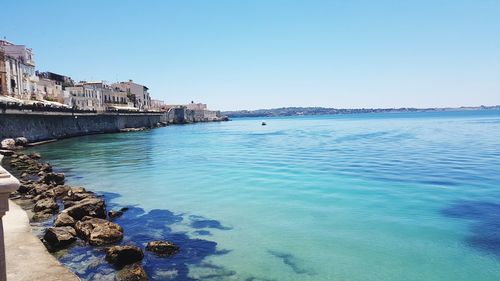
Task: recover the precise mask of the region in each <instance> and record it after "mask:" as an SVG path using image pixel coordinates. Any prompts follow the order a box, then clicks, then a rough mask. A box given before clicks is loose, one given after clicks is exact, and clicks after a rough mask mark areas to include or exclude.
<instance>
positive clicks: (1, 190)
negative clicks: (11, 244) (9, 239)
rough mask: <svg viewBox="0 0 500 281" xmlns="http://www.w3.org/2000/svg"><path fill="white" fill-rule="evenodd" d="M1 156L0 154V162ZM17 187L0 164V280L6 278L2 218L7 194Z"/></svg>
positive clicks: (15, 180) (17, 183) (5, 207)
mask: <svg viewBox="0 0 500 281" xmlns="http://www.w3.org/2000/svg"><path fill="white" fill-rule="evenodd" d="M2 158H3V156H2V155H0V164H1V162H2ZM18 187H19V181H18V180H17V179H16V178H15V177H14V176H12V175H11V174H10V173H9V172H7V171H6V170H5V169H4V168H2V167H1V166H0V281H6V280H7V271H6V268H5V244H4V237H3V224H2V218H3V216H4V215H5V212H7V211H8V210H9V194H10V193H11V192H14V191H16V190H17V188H18Z"/></svg>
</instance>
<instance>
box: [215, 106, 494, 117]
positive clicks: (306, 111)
mask: <svg viewBox="0 0 500 281" xmlns="http://www.w3.org/2000/svg"><path fill="white" fill-rule="evenodd" d="M492 109H500V105H494V106H484V105H481V106H462V107H430V108H411V107H410V108H407V107H402V108H357V109H356V108H353V109H349V108H327V107H282V108H271V109H257V110H234V111H224V112H222V115H225V116H228V117H230V118H234V117H279V116H296V115H299V116H300V115H335V114H357V113H393V112H394V113H396V112H430V111H439V112H441V111H458V110H492Z"/></svg>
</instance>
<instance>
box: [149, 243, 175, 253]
mask: <svg viewBox="0 0 500 281" xmlns="http://www.w3.org/2000/svg"><path fill="white" fill-rule="evenodd" d="M146 250H148V251H150V252H153V253H155V254H157V255H160V256H171V255H173V254H175V253H177V252H178V251H179V247H178V246H177V245H175V244H174V243H172V242H169V241H151V242H148V244H147V245H146Z"/></svg>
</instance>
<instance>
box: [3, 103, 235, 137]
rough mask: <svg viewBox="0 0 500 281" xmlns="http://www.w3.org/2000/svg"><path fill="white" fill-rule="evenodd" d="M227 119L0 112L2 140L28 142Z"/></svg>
mask: <svg viewBox="0 0 500 281" xmlns="http://www.w3.org/2000/svg"><path fill="white" fill-rule="evenodd" d="M225 120H227V119H226V118H224V117H220V115H215V114H214V116H210V117H209V118H208V117H206V115H205V114H204V113H200V112H196V111H193V110H186V109H183V108H180V109H175V110H171V111H169V112H151V113H150V112H136V113H114V112H109V113H70V112H32V111H29V112H26V111H17V110H16V111H13V110H11V111H9V112H4V113H2V114H0V139H6V138H16V137H25V138H26V139H28V140H29V142H38V141H44V140H51V139H62V138H68V137H76V136H83V135H91V134H100V133H115V132H120V131H127V130H129V129H134V128H144V129H148V128H155V127H160V126H165V125H167V124H186V123H195V122H211V121H225Z"/></svg>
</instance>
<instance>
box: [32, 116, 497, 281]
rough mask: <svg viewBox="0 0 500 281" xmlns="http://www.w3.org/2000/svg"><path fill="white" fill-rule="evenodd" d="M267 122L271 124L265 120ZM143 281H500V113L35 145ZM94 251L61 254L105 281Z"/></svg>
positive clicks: (300, 122)
mask: <svg viewBox="0 0 500 281" xmlns="http://www.w3.org/2000/svg"><path fill="white" fill-rule="evenodd" d="M262 121H265V122H266V123H267V126H261V122H262ZM36 150H37V151H39V152H40V153H41V154H42V156H43V160H46V161H48V162H50V163H52V164H53V165H54V166H55V167H56V168H58V170H59V171H62V172H65V173H66V176H67V179H68V182H69V184H71V185H75V186H84V187H86V188H88V189H89V190H92V191H95V192H98V193H100V194H103V195H104V196H105V197H106V198H107V199H108V200H109V206H110V208H114V209H118V208H121V207H125V206H128V207H130V210H129V211H128V212H126V213H125V214H124V216H123V217H122V218H120V219H118V220H117V222H118V223H120V224H121V225H122V226H123V227H124V229H125V240H124V242H123V243H135V244H138V245H141V246H144V244H145V243H146V242H147V241H150V240H154V239H166V240H171V241H174V242H175V243H177V244H178V245H180V247H181V251H180V252H179V253H178V254H177V255H176V256H173V257H169V258H165V257H163V258H159V257H156V256H153V255H151V254H148V253H147V254H146V257H145V260H144V265H145V269H146V271H147V273H148V275H149V277H150V279H151V280H248V281H257V280H339V281H370V280H373V281H380V280H387V281H401V280H405V281H413V280H415V281H416V280H420V281H422V280H425V281H433V280H450V281H451V280H453V281H460V280H463V281H486V280H491V281H498V280H500V111H494V110H492V111H487V110H484V111H456V112H427V113H426V112H422V113H391V114H357V115H335V116H297V117H283V118H241V119H234V120H232V121H230V122H221V123H199V124H193V125H182V126H168V127H165V128H160V129H155V130H150V131H143V132H134V133H120V134H105V135H93V136H86V137H79V138H71V139H66V140H62V141H58V142H56V143H51V144H47V145H43V146H39V147H36ZM103 256H104V254H103V251H102V249H97V250H92V249H91V248H87V247H83V248H81V247H74V248H71V249H70V250H68V251H67V252H66V253H65V254H64V255H60V260H61V262H63V263H64V264H65V265H67V266H68V267H69V268H71V269H72V270H73V271H75V272H76V273H77V274H78V275H79V276H81V277H82V279H84V280H112V276H113V269H112V268H111V267H110V266H109V265H108V264H107V263H106V262H105V261H104V260H103Z"/></svg>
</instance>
